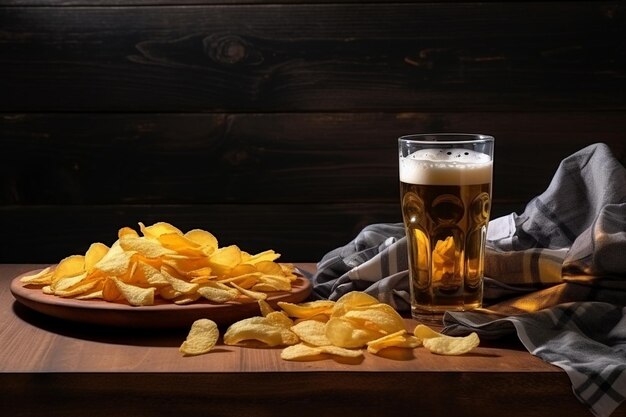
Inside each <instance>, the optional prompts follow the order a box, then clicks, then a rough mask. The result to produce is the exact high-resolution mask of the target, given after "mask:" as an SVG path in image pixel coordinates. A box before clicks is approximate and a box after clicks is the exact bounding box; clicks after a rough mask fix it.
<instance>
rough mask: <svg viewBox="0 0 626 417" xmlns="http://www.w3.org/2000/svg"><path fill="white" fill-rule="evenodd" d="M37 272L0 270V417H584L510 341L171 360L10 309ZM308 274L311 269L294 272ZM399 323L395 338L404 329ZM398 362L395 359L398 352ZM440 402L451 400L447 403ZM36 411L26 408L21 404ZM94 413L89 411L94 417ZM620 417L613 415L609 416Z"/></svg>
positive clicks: (121, 339) (229, 350)
mask: <svg viewBox="0 0 626 417" xmlns="http://www.w3.org/2000/svg"><path fill="white" fill-rule="evenodd" d="M36 267H37V265H0V284H2V285H0V322H1V323H3V324H2V326H1V327H0V411H2V413H3V415H42V414H45V415H50V416H74V415H84V414H85V412H86V410H89V414H90V415H94V416H101V415H102V416H104V415H110V414H111V408H110V407H114V408H115V410H116V413H119V414H130V413H135V414H138V415H153V416H158V415H170V413H171V410H172V408H171V407H172V404H174V403H175V404H176V410H177V412H180V413H184V414H185V415H189V416H195V415H206V413H207V410H209V411H210V414H211V415H215V416H232V415H260V416H265V415H268V416H269V415H276V414H281V415H282V414H297V415H305V416H319V415H328V416H335V415H347V414H349V415H363V416H368V417H369V416H380V415H387V414H389V412H390V411H392V412H393V413H401V414H407V415H413V413H414V412H415V410H416V409H419V410H420V412H424V413H427V414H428V415H432V416H449V415H452V414H453V413H454V415H461V416H474V415H476V410H477V409H480V414H481V415H485V416H494V417H495V416H500V415H502V413H504V412H505V410H506V414H507V415H511V416H528V415H533V416H553V415H561V414H563V413H567V414H568V415H572V416H587V415H589V411H588V410H586V409H585V407H584V406H582V405H581V404H580V403H579V402H578V401H577V400H576V399H575V397H574V396H573V394H572V392H571V386H570V382H569V380H568V378H567V376H566V375H565V373H564V372H563V371H561V370H560V369H558V368H556V367H554V366H552V365H549V364H546V363H544V362H542V361H541V360H540V359H538V358H536V357H533V356H531V355H530V354H529V353H527V352H526V351H525V350H524V349H523V348H522V347H521V344H519V343H517V342H516V341H514V340H501V341H498V342H492V343H483V344H481V346H480V347H479V348H477V349H476V350H475V351H474V353H473V354H468V355H464V356H460V357H446V356H439V355H433V354H430V353H428V352H427V351H426V350H425V349H422V348H417V349H414V350H413V351H411V353H410V354H408V355H406V354H389V355H387V356H384V357H383V356H375V355H370V354H369V353H366V354H365V357H364V359H363V360H361V361H357V362H350V361H340V360H338V361H335V360H332V359H326V360H322V361H316V362H288V361H283V360H281V359H280V357H279V354H280V349H251V348H243V347H237V346H224V345H222V344H221V343H220V344H218V346H216V348H215V349H214V351H212V352H211V353H210V354H207V355H202V356H197V357H189V358H185V357H182V356H181V354H180V353H179V352H178V346H179V345H180V343H181V342H182V340H184V337H185V335H186V332H179V331H168V332H154V331H150V332H142V331H137V330H133V331H128V330H124V329H111V328H106V327H94V326H82V325H75V324H72V325H69V324H67V323H66V322H63V321H58V320H54V319H50V318H48V317H46V316H42V315H40V314H38V313H36V312H33V311H31V310H28V309H25V308H20V307H21V306H20V305H19V304H13V301H12V298H11V295H10V293H9V290H8V287H9V286H8V282H9V281H10V279H11V278H12V277H13V276H16V275H17V274H19V273H22V272H24V271H27V270H32V269H34V268H36ZM304 267H305V269H309V270H310V269H311V267H312V266H311V265H310V264H308V265H304ZM415 324H416V323H415V322H414V321H413V320H408V319H407V321H406V325H407V328H409V329H410V328H412V327H414V326H415ZM405 353H406V352H405ZM451 392H452V393H453V395H451ZM35 397H36V398H37V401H33V398H35ZM94 404H99V406H98V407H94ZM624 415H626V407H624V405H622V406H621V407H620V408H618V409H617V411H616V412H615V413H614V414H613V416H614V417H621V416H624Z"/></svg>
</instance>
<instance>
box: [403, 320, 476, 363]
mask: <svg viewBox="0 0 626 417" xmlns="http://www.w3.org/2000/svg"><path fill="white" fill-rule="evenodd" d="M413 334H414V335H415V336H416V337H418V338H421V339H422V344H423V345H424V347H425V348H426V349H428V350H430V351H431V352H432V353H436V354H439V355H463V354H465V353H468V352H469V351H471V350H472V349H474V348H475V347H477V346H478V345H479V344H480V339H479V338H478V335H477V334H476V333H471V334H469V335H468V336H465V337H455V336H448V335H445V334H442V333H438V332H436V331H435V330H433V329H431V328H430V327H428V326H426V325H423V324H418V325H417V326H416V327H415V329H414V330H413Z"/></svg>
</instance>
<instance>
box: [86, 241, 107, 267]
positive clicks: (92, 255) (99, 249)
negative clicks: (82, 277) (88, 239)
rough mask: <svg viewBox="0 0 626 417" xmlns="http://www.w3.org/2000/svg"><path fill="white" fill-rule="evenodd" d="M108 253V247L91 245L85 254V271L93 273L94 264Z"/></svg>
mask: <svg viewBox="0 0 626 417" xmlns="http://www.w3.org/2000/svg"><path fill="white" fill-rule="evenodd" d="M107 252H109V247H108V246H107V245H105V244H104V243H92V244H91V245H90V246H89V249H87V252H86V253H85V271H87V272H93V270H94V268H95V266H96V264H97V263H98V262H100V260H101V259H102V258H104V255H106V254H107Z"/></svg>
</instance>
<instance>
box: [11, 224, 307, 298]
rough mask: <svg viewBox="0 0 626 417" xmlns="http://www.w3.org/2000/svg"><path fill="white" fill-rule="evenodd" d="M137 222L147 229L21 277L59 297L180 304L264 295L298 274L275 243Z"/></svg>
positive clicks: (286, 286) (287, 286)
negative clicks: (249, 245) (263, 247)
mask: <svg viewBox="0 0 626 417" xmlns="http://www.w3.org/2000/svg"><path fill="white" fill-rule="evenodd" d="M139 227H140V231H141V234H142V236H140V235H139V234H138V233H137V232H136V231H135V230H134V229H132V228H129V227H124V228H122V229H120V230H119V232H118V240H117V241H115V243H113V244H112V245H111V247H110V248H109V247H108V246H106V245H104V244H102V243H94V244H92V245H91V246H90V247H89V249H88V250H87V252H86V253H85V255H72V256H69V257H67V258H65V259H63V260H62V261H61V262H60V263H59V264H58V265H57V266H56V267H55V268H52V267H49V268H46V269H44V270H42V271H40V272H39V273H37V274H34V275H30V276H25V277H22V278H21V282H22V283H23V284H24V285H39V286H42V290H43V292H45V293H47V294H54V295H57V296H59V297H72V298H75V299H81V300H83V299H103V300H105V301H111V302H127V303H128V304H130V305H133V306H149V305H153V304H154V302H155V297H160V298H161V299H164V300H169V301H171V302H173V303H176V304H188V303H192V302H195V301H197V300H199V299H200V298H205V299H208V300H209V301H212V302H216V303H224V302H228V301H231V300H240V299H248V300H250V299H252V300H264V299H266V298H267V293H268V292H272V291H290V290H291V288H292V283H293V281H295V280H296V278H297V276H296V275H295V273H294V271H295V268H294V266H293V265H291V264H283V263H277V262H275V260H276V259H278V258H279V257H280V255H279V254H277V253H275V252H274V251H273V250H267V251H264V252H261V253H259V254H256V255H251V254H249V253H246V252H244V251H242V250H241V249H239V247H237V246H235V245H231V246H225V247H219V246H218V241H217V239H216V238H215V236H213V235H212V234H211V233H209V232H207V231H205V230H201V229H194V230H190V231H188V232H186V233H183V232H181V231H180V230H179V229H178V228H176V227H174V226H172V225H171V224H168V223H164V222H159V223H155V224H153V225H152V226H147V227H146V226H144V225H143V224H142V223H139Z"/></svg>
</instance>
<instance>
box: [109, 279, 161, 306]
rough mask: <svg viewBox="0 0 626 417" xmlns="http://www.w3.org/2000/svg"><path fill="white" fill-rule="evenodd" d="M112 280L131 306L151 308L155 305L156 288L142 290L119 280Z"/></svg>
mask: <svg viewBox="0 0 626 417" xmlns="http://www.w3.org/2000/svg"><path fill="white" fill-rule="evenodd" d="M111 280H112V281H113V282H114V283H115V286H116V287H117V289H118V290H119V291H120V293H121V294H122V296H123V297H124V298H125V299H126V301H128V304H130V305H131V306H149V305H153V304H154V293H155V288H154V287H150V288H141V287H136V286H134V285H130V284H126V283H125V282H122V281H121V280H119V279H117V278H111Z"/></svg>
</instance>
